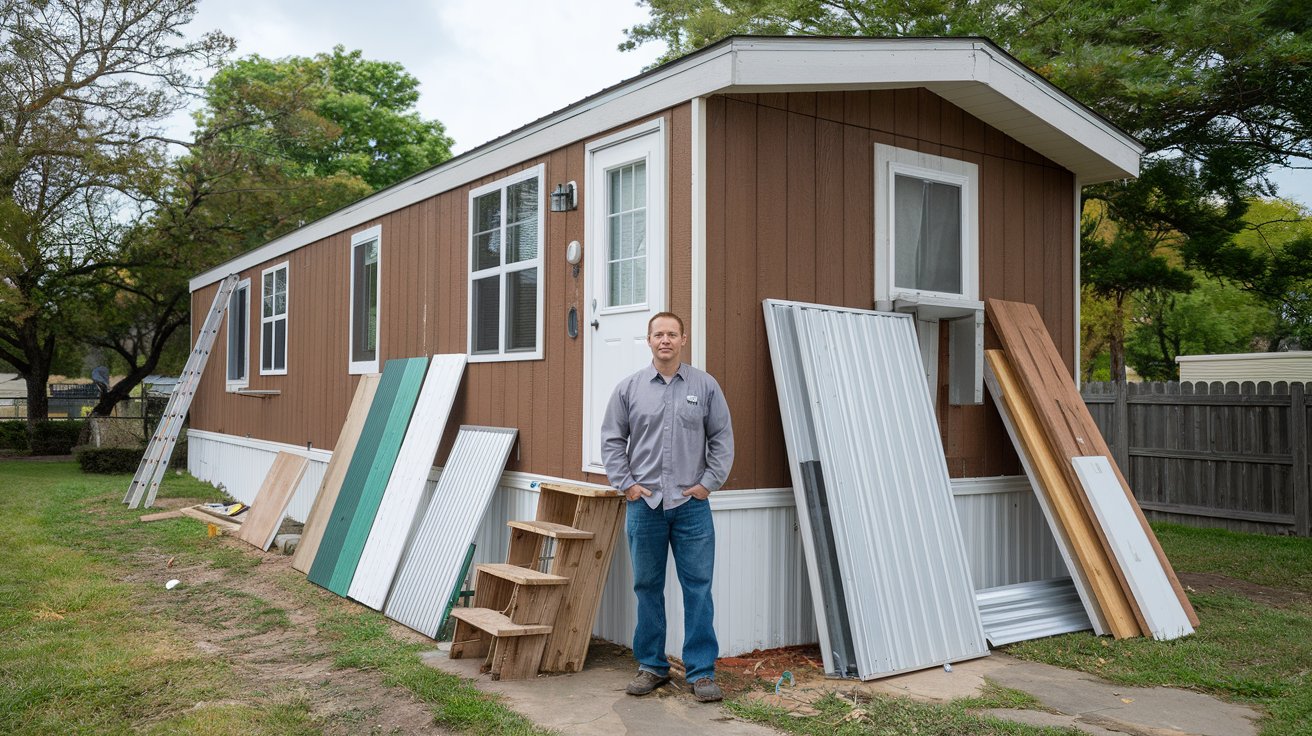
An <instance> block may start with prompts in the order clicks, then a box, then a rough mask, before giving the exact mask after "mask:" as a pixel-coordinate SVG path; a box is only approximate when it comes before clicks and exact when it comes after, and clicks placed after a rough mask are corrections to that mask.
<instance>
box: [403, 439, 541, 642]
mask: <svg viewBox="0 0 1312 736" xmlns="http://www.w3.org/2000/svg"><path fill="white" fill-rule="evenodd" d="M516 434H517V431H516V430H514V429H504V428H500V427H461V428H460V433H459V434H458V435H457V436H456V442H455V445H454V446H453V447H452V448H451V456H450V457H449V458H447V461H446V465H445V466H444V467H443V468H442V475H441V477H440V478H439V479H438V481H437V490H435V491H434V492H433V499H432V500H431V501H430V502H429V504H428V508H427V509H426V510H425V511H424V517H423V520H422V521H420V523H419V526H418V527H417V528H416V529H415V533H414V538H413V539H412V540H411V542H410V546H409V548H408V549H406V551H405V554H404V555H403V556H402V558H401V564H400V566H399V568H398V569H397V571H396V580H395V582H394V583H393V585H392V592H391V594H390V595H388V597H387V605H386V607H385V608H384V613H386V615H387V617H388V618H391V619H393V620H395V621H398V622H400V623H402V624H405V625H406V626H409V627H410V628H412V629H414V630H415V631H418V632H419V633H421V634H424V635H425V636H430V637H431V636H435V635H436V634H437V626H438V624H439V623H440V619H441V618H442V612H443V611H444V610H445V608H446V603H447V599H448V598H449V597H450V594H451V589H452V588H453V587H454V586H455V582H456V577H457V576H458V575H459V573H460V565H461V563H463V562H464V560H465V553H466V551H467V550H468V549H469V543H470V542H472V541H473V540H474V536H475V533H476V532H477V531H478V527H479V522H480V521H482V519H483V516H484V512H485V511H486V510H487V506H488V502H489V501H490V500H491V499H492V495H493V492H494V491H496V488H497V482H498V480H499V479H500V478H501V473H502V471H504V470H505V466H506V458H507V457H509V456H510V448H511V447H512V446H513V445H514V444H515V436H516Z"/></svg>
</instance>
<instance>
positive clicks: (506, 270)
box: [469, 165, 544, 362]
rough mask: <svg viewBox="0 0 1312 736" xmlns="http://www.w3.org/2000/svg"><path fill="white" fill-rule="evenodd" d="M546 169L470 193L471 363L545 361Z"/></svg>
mask: <svg viewBox="0 0 1312 736" xmlns="http://www.w3.org/2000/svg"><path fill="white" fill-rule="evenodd" d="M543 170H544V167H543V166H541V165H539V166H535V167H533V168H531V169H528V170H526V171H523V172H520V173H518V174H514V175H512V176H508V177H506V178H504V179H501V180H500V181H496V182H493V183H491V184H488V185H486V186H482V187H479V188H477V189H474V190H473V191H471V192H470V193H469V355H470V360H471V361H475V362H476V361H494V360H530V359H535V358H541V357H542V297H543V286H542V234H543V233H542V229H543V224H542V218H543V197H542V189H543V187H542V176H543Z"/></svg>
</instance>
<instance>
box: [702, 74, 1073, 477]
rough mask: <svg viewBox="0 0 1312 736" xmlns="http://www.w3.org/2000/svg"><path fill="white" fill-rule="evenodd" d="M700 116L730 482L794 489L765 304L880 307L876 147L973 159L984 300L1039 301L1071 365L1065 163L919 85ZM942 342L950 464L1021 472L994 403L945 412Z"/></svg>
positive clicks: (711, 298)
mask: <svg viewBox="0 0 1312 736" xmlns="http://www.w3.org/2000/svg"><path fill="white" fill-rule="evenodd" d="M707 112H708V120H707V136H708V140H707V169H708V171H707V208H708V213H707V215H708V216H707V253H708V256H707V268H708V274H707V282H708V285H709V288H708V294H707V330H708V335H707V344H708V346H709V348H710V351H711V352H710V355H709V356H708V360H707V367H708V368H709V369H710V370H711V372H712V373H714V374H715V375H716V376H717V377H718V378H719V379H720V381H721V383H722V384H723V385H724V387H725V393H726V395H727V396H728V398H729V401H730V406H731V409H732V411H733V416H734V428H735V431H736V438H737V442H738V460H737V461H736V462H735V463H734V472H733V475H732V477H731V478H730V481H729V486H728V487H730V488H769V487H778V486H786V485H788V484H789V482H790V480H789V477H788V472H787V468H786V465H785V463H784V455H785V453H784V447H783V436H782V433H781V432H780V430H779V421H778V408H777V405H776V396H775V389H774V384H773V383H772V381H773V376H772V372H771V369H770V361H769V354H768V351H767V348H766V344H765V337H764V328H763V320H762V318H761V311H760V300H761V299H764V298H770V297H774V298H788V299H797V300H815V301H820V302H825V303H832V304H840V305H843V306H849V307H858V308H869V307H871V306H872V302H873V297H874V281H873V279H874V262H873V260H874V227H875V223H874V196H875V192H874V191H873V184H874V146H873V144H874V143H876V142H878V143H887V144H892V145H897V146H901V147H904V148H911V149H913V150H918V151H921V152H924V153H932V154H936V155H941V156H947V157H952V158H959V159H962V160H965V161H970V162H972V163H975V164H976V165H978V166H979V168H980V195H981V202H980V223H979V227H980V293H981V297H982V298H985V299H987V298H990V297H1002V298H1007V299H1016V300H1020V301H1028V302H1032V303H1034V304H1036V305H1037V306H1038V307H1039V309H1040V312H1041V313H1042V314H1043V315H1044V318H1045V320H1046V322H1047V324H1048V329H1049V330H1050V331H1051V332H1052V334H1053V339H1054V341H1055V342H1056V343H1057V345H1058V346H1059V347H1060V349H1061V351H1062V357H1063V359H1065V360H1066V361H1067V364H1068V365H1071V364H1072V361H1073V358H1074V332H1073V324H1072V320H1073V319H1074V314H1073V309H1074V294H1073V280H1074V271H1073V269H1074V257H1073V252H1072V249H1073V242H1074V241H1073V231H1072V228H1073V220H1072V217H1073V215H1072V208H1073V206H1074V205H1073V201H1072V197H1073V193H1074V189H1073V187H1074V181H1073V178H1072V176H1071V174H1070V172H1068V171H1066V170H1064V169H1061V168H1060V167H1058V166H1057V165H1055V164H1053V163H1052V162H1050V161H1048V160H1046V159H1044V158H1043V157H1042V156H1040V155H1039V154H1037V153H1035V152H1033V151H1031V150H1029V149H1028V148H1026V147H1025V146H1023V145H1021V144H1019V143H1018V142H1016V141H1015V140H1013V139H1011V138H1009V137H1007V136H1005V135H1003V134H1002V133H1001V132H999V131H998V130H996V129H994V128H992V127H991V126H988V125H986V124H984V123H982V122H980V121H979V120H978V119H976V118H974V117H972V116H970V115H968V114H966V113H964V112H963V111H962V110H961V109H960V108H957V107H956V106H955V105H952V104H951V103H949V102H947V101H945V100H943V99H942V98H940V97H938V96H937V95H934V94H932V93H930V92H928V91H926V90H924V89H898V90H883V91H873V92H820V93H791V94H787V95H759V96H754V95H725V96H722V97H715V98H712V99H711V100H710V101H709V103H708V105H707ZM940 339H941V342H942V344H943V346H944V349H942V350H940V367H939V375H940V384H939V386H938V387H937V389H938V390H937V391H936V394H937V397H938V406H939V426H940V431H941V432H942V435H943V442H944V448H945V450H946V452H947V455H948V465H949V470H950V471H951V473H952V475H953V476H954V477H972V476H987V475H999V474H1008V473H1016V472H1019V467H1018V464H1017V461H1016V458H1015V455H1014V453H1013V452H1012V450H1011V448H1010V446H1009V444H1008V443H1007V442H1006V435H1005V433H1004V432H1003V431H1002V427H1001V424H1000V422H999V420H998V418H997V414H996V412H995V410H994V409H993V407H992V405H991V404H990V403H988V402H987V400H986V403H985V405H983V406H965V407H952V406H949V405H948V402H947V363H946V349H945V346H946V341H947V334H946V330H945V331H944V334H943V335H941V338H940ZM987 339H988V340H989V341H990V343H992V341H993V336H992V335H988V336H987Z"/></svg>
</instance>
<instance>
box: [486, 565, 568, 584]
mask: <svg viewBox="0 0 1312 736" xmlns="http://www.w3.org/2000/svg"><path fill="white" fill-rule="evenodd" d="M477 569H478V571H479V573H487V574H488V575H494V576H496V577H499V578H501V579H502V580H509V581H510V582H512V583H517V584H519V585H564V584H566V583H568V582H569V578H566V577H562V576H560V575H552V574H551V573H545V572H538V571H537V570H531V569H529V568H527V567H518V566H516V565H507V564H505V563H500V562H498V563H486V564H483V565H479V566H478V568H477Z"/></svg>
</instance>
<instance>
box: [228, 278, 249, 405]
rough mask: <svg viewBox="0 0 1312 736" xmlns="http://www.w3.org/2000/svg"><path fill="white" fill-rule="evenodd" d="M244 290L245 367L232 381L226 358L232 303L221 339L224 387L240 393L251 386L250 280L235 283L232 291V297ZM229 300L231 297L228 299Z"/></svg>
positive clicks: (229, 343) (230, 329)
mask: <svg viewBox="0 0 1312 736" xmlns="http://www.w3.org/2000/svg"><path fill="white" fill-rule="evenodd" d="M242 289H245V290H246V325H245V327H246V350H245V354H246V365H245V366H244V367H243V368H242V378H240V379H235V380H234V379H232V378H230V377H228V358H229V355H228V353H229V351H231V349H232V309H231V307H232V302H231V301H229V302H228V306H229V309H228V314H227V320H228V330H227V333H226V335H225V336H224V339H223V345H224V356H223V377H224V379H225V381H224V386H225V388H226V390H227V391H229V392H232V391H240V390H242V389H244V388H246V387H247V386H249V385H250V384H251V280H250V279H242V280H241V281H238V282H237V288H235V289H234V290H233V292H232V293H233V295H236V294H237V293H239V292H241V290H242ZM229 299H231V297H229Z"/></svg>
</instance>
